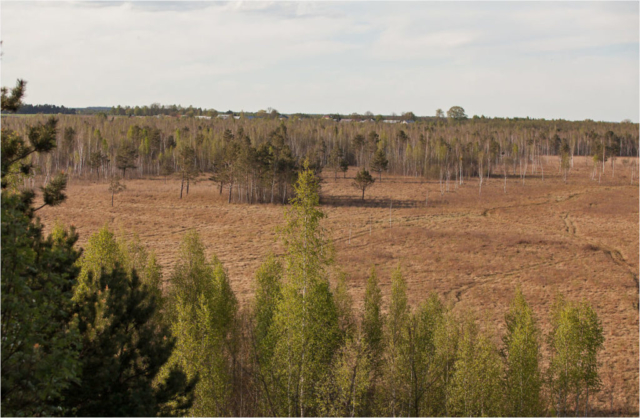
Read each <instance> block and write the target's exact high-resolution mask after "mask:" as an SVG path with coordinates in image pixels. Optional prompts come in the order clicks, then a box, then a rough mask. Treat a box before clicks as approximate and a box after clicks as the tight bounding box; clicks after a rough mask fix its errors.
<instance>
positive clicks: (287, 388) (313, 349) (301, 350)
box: [270, 165, 340, 415]
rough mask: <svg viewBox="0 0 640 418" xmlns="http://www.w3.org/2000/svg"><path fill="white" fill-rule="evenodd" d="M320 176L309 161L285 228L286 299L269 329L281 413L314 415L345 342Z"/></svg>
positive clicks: (277, 408) (277, 407) (276, 406)
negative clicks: (331, 276)
mask: <svg viewBox="0 0 640 418" xmlns="http://www.w3.org/2000/svg"><path fill="white" fill-rule="evenodd" d="M318 190H319V184H318V179H317V177H316V176H315V175H314V173H313V172H312V170H310V169H309V168H308V165H305V169H304V170H303V171H302V173H301V174H300V176H299V178H298V182H297V183H296V185H295V193H296V195H295V197H294V198H293V199H292V207H291V209H290V210H288V211H287V213H286V219H287V225H286V227H285V228H284V229H283V231H282V232H283V241H284V244H285V249H286V255H285V266H284V284H283V290H282V299H281V301H280V303H279V304H278V307H277V311H276V314H275V318H274V323H273V325H272V327H271V330H270V333H271V334H272V338H273V339H274V340H275V341H276V343H275V348H274V356H273V367H272V369H271V374H272V376H273V380H272V381H273V384H272V388H270V393H271V396H272V398H273V402H272V404H273V405H274V412H275V414H276V415H281V414H286V415H293V414H295V415H297V414H300V415H314V414H317V411H318V409H317V408H318V404H317V403H318V396H317V390H318V387H317V385H316V383H317V382H319V381H322V379H323V378H324V376H325V374H326V373H327V369H328V366H329V365H330V364H331V361H332V357H333V354H334V353H335V351H336V349H337V348H338V345H339V342H340V329H339V322H338V320H339V318H338V311H337V309H336V305H335V303H334V299H333V295H332V293H331V289H330V287H329V281H328V279H327V272H326V267H327V266H328V265H329V264H330V263H331V261H332V248H331V245H330V243H329V242H328V241H327V239H326V238H325V232H324V230H323V229H322V227H321V226H320V220H321V219H322V218H323V217H324V216H325V215H324V213H323V212H322V211H320V210H319V209H318V204H319V202H318V201H319V197H318Z"/></svg>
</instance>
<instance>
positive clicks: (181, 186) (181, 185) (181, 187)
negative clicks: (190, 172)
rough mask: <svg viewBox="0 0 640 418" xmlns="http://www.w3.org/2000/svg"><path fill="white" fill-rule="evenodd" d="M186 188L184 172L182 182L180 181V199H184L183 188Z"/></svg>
mask: <svg viewBox="0 0 640 418" xmlns="http://www.w3.org/2000/svg"><path fill="white" fill-rule="evenodd" d="M183 189H184V174H182V182H181V183H180V199H182V190H183Z"/></svg>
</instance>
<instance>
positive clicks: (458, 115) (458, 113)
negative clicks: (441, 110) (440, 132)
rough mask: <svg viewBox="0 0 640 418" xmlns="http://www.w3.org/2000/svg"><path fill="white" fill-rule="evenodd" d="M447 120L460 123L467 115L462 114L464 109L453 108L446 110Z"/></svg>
mask: <svg viewBox="0 0 640 418" xmlns="http://www.w3.org/2000/svg"><path fill="white" fill-rule="evenodd" d="M447 118H449V119H452V120H456V121H460V120H465V119H467V115H466V113H465V112H464V109H463V108H461V107H460V106H453V107H451V108H450V109H449V110H447Z"/></svg>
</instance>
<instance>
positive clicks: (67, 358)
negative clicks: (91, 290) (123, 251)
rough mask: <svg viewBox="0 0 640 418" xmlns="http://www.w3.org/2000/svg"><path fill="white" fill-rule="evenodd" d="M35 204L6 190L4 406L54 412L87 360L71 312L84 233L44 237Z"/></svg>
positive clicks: (18, 411) (12, 410)
mask: <svg viewBox="0 0 640 418" xmlns="http://www.w3.org/2000/svg"><path fill="white" fill-rule="evenodd" d="M30 209H31V208H30V204H28V203H27V204H25V203H24V202H23V201H21V200H20V199H19V198H18V196H15V195H14V196H7V195H6V194H5V191H4V190H3V191H2V328H1V329H2V369H1V370H2V413H3V415H14V416H18V415H22V416H29V415H34V416H35V415H53V414H57V413H60V412H62V411H61V409H60V407H59V404H58V402H57V401H58V399H59V396H60V394H61V392H62V391H63V390H64V389H65V388H66V387H67V386H68V385H69V384H71V382H73V381H74V380H75V379H76V376H77V375H78V373H79V370H80V367H79V364H78V359H77V357H78V354H77V349H76V346H77V344H78V343H79V338H80V337H79V334H78V331H77V323H76V321H75V320H74V319H73V317H72V315H71V311H72V308H73V303H72V300H71V297H72V295H73V291H72V289H73V286H74V284H75V282H76V278H77V276H78V273H79V269H78V268H77V267H75V262H76V260H77V259H78V257H79V256H80V253H79V252H78V251H77V250H75V249H74V248H73V247H74V244H75V243H76V241H77V239H78V236H77V235H76V234H75V232H74V231H73V229H72V230H70V231H65V230H63V229H62V227H60V226H57V227H56V228H55V229H54V231H53V232H52V234H51V235H50V236H49V237H47V238H45V237H44V235H43V233H42V226H41V225H40V224H39V223H38V222H37V220H36V221H34V219H33V217H32V216H31V215H29V212H30Z"/></svg>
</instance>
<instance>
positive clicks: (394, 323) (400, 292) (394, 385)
mask: <svg viewBox="0 0 640 418" xmlns="http://www.w3.org/2000/svg"><path fill="white" fill-rule="evenodd" d="M410 314H411V311H410V307H409V302H408V300H407V285H406V282H405V281H404V278H403V277H402V272H401V270H400V266H398V268H397V269H396V270H395V271H394V272H393V274H392V276H391V301H390V303H389V313H388V315H387V317H386V321H385V325H386V327H385V332H384V339H383V341H384V344H385V347H384V348H385V351H384V354H383V362H382V364H383V369H382V375H383V377H382V385H381V388H380V389H381V391H380V392H379V396H378V402H379V408H380V410H379V412H380V414H381V415H386V416H402V415H406V414H408V412H409V405H408V386H409V382H408V381H407V380H406V377H407V376H405V373H404V371H405V368H406V357H405V356H404V354H405V352H406V349H407V333H406V330H407V325H408V322H409V319H410Z"/></svg>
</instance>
